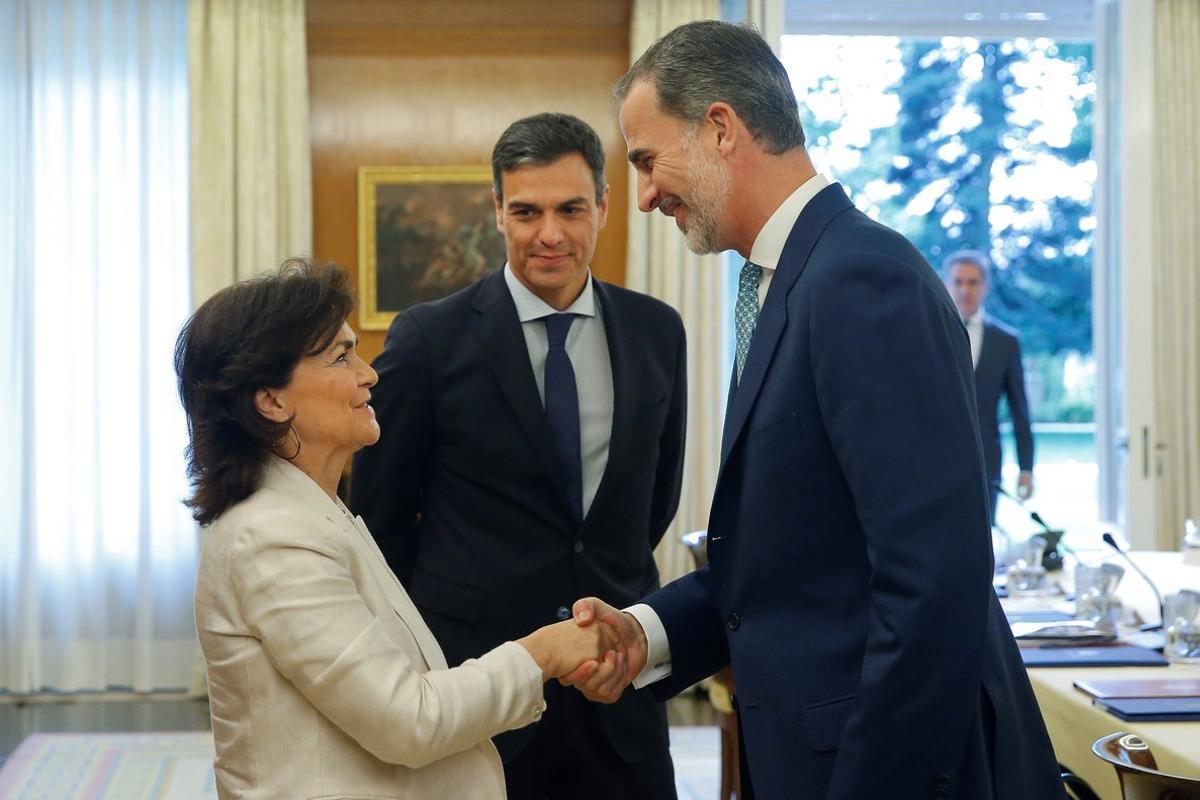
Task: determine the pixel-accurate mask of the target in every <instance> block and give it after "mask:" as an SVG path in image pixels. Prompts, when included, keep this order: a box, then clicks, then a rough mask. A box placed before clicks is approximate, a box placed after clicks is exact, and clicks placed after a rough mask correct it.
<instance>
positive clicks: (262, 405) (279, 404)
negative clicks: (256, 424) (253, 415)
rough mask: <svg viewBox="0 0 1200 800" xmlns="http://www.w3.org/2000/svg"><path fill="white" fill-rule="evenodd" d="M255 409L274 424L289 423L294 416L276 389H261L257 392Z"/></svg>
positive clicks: (255, 394)
mask: <svg viewBox="0 0 1200 800" xmlns="http://www.w3.org/2000/svg"><path fill="white" fill-rule="evenodd" d="M254 407H255V408H257V409H258V413H260V414H262V415H263V416H264V417H266V418H267V419H269V420H271V421H272V422H287V421H288V420H289V419H291V416H292V414H291V410H290V409H289V408H288V406H287V403H286V402H285V400H284V398H283V397H282V396H280V394H279V393H278V392H277V391H276V390H275V389H259V390H258V391H257V392H255V393H254Z"/></svg>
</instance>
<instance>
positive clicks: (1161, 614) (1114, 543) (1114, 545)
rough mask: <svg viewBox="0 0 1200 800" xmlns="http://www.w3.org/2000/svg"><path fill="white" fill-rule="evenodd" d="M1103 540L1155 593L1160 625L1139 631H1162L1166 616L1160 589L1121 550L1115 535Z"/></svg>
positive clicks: (1145, 627) (1144, 627)
mask: <svg viewBox="0 0 1200 800" xmlns="http://www.w3.org/2000/svg"><path fill="white" fill-rule="evenodd" d="M1102 538H1103V539H1104V543H1105V544H1106V545H1108V546H1109V547H1111V548H1112V549H1113V550H1116V551H1117V553H1118V554H1120V556H1121V558H1123V559H1125V562H1126V563H1127V564H1129V566H1131V567H1133V571H1134V572H1136V573H1137V574H1138V575H1141V576H1142V580H1144V581H1145V582H1146V584H1147V585H1148V586H1149V587H1150V591H1152V592H1154V597H1155V599H1157V600H1158V624H1157V625H1143V626H1141V627H1140V628H1139V629H1138V630H1142V631H1160V630H1162V627H1163V624H1164V619H1163V618H1164V617H1165V616H1166V615H1165V613H1164V611H1163V597H1162V594H1161V593H1160V592H1159V591H1158V587H1157V586H1155V585H1154V581H1152V580H1150V576H1149V575H1147V574H1146V573H1145V572H1142V568H1141V567H1139V566H1138V565H1137V564H1136V563H1134V560H1133V559H1132V558H1130V557H1129V553H1127V552H1125V550H1124V549H1122V548H1121V545H1119V544H1117V540H1116V539H1114V538H1113V535H1112V534H1111V533H1105V534H1104V536H1103V537H1102Z"/></svg>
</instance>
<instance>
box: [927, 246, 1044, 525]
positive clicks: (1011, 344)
mask: <svg viewBox="0 0 1200 800" xmlns="http://www.w3.org/2000/svg"><path fill="white" fill-rule="evenodd" d="M942 263H943V268H942V273H943V275H944V276H945V279H946V288H947V289H949V290H950V296H951V297H952V298H954V305H955V306H956V307H957V308H958V313H959V316H961V317H962V319H963V324H965V325H966V326H967V335H968V336H969V337H970V340H971V360H972V361H973V362H974V364H975V398H976V401H977V406H978V408H979V435H980V437H981V438H982V439H983V465H984V469H985V474H986V476H987V481H988V487H989V489H990V500H991V509H992V521H993V522H994V521H995V519H996V501H997V500H998V499H999V491H1000V460H1001V452H1002V451H1001V448H1000V422H999V418H998V417H999V414H998V412H999V407H1000V396H1001V395H1002V394H1003V395H1004V396H1005V397H1006V398H1007V399H1008V412H1009V416H1011V417H1012V426H1013V436H1014V438H1016V440H1017V463H1018V464H1019V465H1020V467H1021V473H1020V475H1019V476H1018V478H1017V496H1018V497H1020V498H1021V499H1022V500H1026V499H1028V498H1029V497H1031V496H1032V495H1033V433H1032V432H1031V430H1030V427H1029V403H1028V402H1027V401H1026V400H1025V369H1024V367H1023V366H1022V365H1021V342H1020V340H1019V339H1017V334H1016V332H1015V331H1013V330H1012V329H1011V328H1009V327H1008V326H1006V325H1004V324H1003V323H1001V322H1000V321H999V320H994V319H992V318H990V317H988V316H987V315H986V314H985V313H984V311H983V301H984V299H985V298H986V297H987V294H988V289H989V288H990V287H991V262H990V259H988V257H987V256H986V255H984V254H983V253H981V252H979V251H978V250H959V251H958V252H956V253H951V254H950V255H949V256H947V257H946V260H945V261H944V262H942Z"/></svg>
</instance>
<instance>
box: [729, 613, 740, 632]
mask: <svg viewBox="0 0 1200 800" xmlns="http://www.w3.org/2000/svg"><path fill="white" fill-rule="evenodd" d="M725 624H726V625H728V626H729V630H731V631H736V630H737V629H738V626H739V625H741V624H742V618H741V617H739V616H738V614H737V612H736V611H730V612H729V616H727V617H726V618H725Z"/></svg>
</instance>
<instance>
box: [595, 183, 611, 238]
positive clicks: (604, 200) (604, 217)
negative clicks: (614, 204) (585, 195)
mask: <svg viewBox="0 0 1200 800" xmlns="http://www.w3.org/2000/svg"><path fill="white" fill-rule="evenodd" d="M596 210H597V211H599V212H600V225H599V226H598V227H601V228H603V227H604V223H605V222H608V184H607V183H606V184H604V194H602V195H600V202H599V203H597V204H596Z"/></svg>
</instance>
